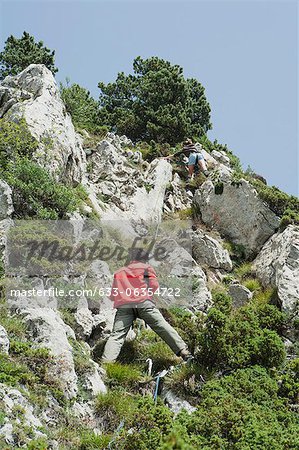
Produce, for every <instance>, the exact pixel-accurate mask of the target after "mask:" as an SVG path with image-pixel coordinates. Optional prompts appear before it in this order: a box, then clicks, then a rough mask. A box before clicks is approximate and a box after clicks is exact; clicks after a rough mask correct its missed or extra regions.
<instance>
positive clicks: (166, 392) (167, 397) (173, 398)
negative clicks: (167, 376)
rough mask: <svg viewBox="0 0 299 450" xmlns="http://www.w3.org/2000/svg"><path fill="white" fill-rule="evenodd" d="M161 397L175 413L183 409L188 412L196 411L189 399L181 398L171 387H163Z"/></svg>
mask: <svg viewBox="0 0 299 450" xmlns="http://www.w3.org/2000/svg"><path fill="white" fill-rule="evenodd" d="M161 397H162V398H163V400H164V401H165V403H166V404H167V406H168V407H169V408H170V409H171V411H172V412H173V413H174V414H175V415H177V414H178V413H179V412H181V411H182V410H183V409H184V410H185V411H187V413H188V414H191V413H192V412H194V411H196V408H195V407H194V406H192V405H190V403H189V402H188V401H187V400H184V399H182V398H180V397H179V396H178V395H176V394H175V393H174V392H172V391H171V390H170V389H163V390H162V394H161Z"/></svg>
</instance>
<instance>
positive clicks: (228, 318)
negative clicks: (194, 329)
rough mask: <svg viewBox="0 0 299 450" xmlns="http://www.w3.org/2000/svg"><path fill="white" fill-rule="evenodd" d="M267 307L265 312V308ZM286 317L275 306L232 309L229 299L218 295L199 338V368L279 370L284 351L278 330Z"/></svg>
mask: <svg viewBox="0 0 299 450" xmlns="http://www.w3.org/2000/svg"><path fill="white" fill-rule="evenodd" d="M263 308H264V309H263ZM283 320H284V316H283V315H281V313H280V312H279V311H278V310H277V308H276V307H274V306H270V305H267V309H266V307H263V306H261V307H260V308H259V307H257V306H256V305H255V304H248V305H246V306H244V307H242V308H240V309H238V310H236V311H232V310H231V303H230V301H229V297H228V296H226V295H225V294H216V296H215V297H214V306H213V307H212V308H211V309H210V310H209V312H208V315H207V318H206V322H205V326H204V328H203V331H202V333H200V334H199V335H198V343H197V346H198V348H199V354H198V356H197V359H198V362H199V364H200V365H205V366H207V367H209V368H210V369H212V368H213V367H214V368H234V369H236V368H242V367H247V366H250V365H252V364H260V365H262V366H264V367H280V366H281V365H282V363H283V362H284V359H285V350H284V345H283V342H282V340H281V338H280V337H279V336H278V334H277V331H278V330H280V328H281V326H282V323H283Z"/></svg>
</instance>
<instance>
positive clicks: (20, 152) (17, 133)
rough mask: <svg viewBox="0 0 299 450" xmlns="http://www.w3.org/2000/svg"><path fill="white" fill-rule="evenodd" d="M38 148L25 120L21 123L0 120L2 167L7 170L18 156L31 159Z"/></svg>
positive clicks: (0, 157) (20, 121)
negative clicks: (8, 165) (10, 162)
mask: <svg viewBox="0 0 299 450" xmlns="http://www.w3.org/2000/svg"><path fill="white" fill-rule="evenodd" d="M37 148H38V142H37V140H36V139H35V138H34V137H33V136H32V135H31V133H30V131H29V129H28V126H27V124H26V121H25V119H20V120H19V122H13V121H7V120H5V119H0V167H1V169H2V170H5V169H6V168H7V164H8V163H9V161H12V162H13V163H14V161H15V159H17V158H18V156H25V157H27V158H30V157H31V156H32V154H33V153H34V151H35V150H36V149H37Z"/></svg>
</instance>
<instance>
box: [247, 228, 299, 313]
mask: <svg viewBox="0 0 299 450" xmlns="http://www.w3.org/2000/svg"><path fill="white" fill-rule="evenodd" d="M254 269H255V271H256V275H257V276H258V278H260V280H261V281H262V283H263V285H264V286H272V287H274V288H277V295H278V298H279V299H280V301H281V304H282V308H283V309H284V310H285V311H287V312H292V313H297V314H298V312H299V227H298V226H294V225H289V226H288V227H287V228H286V229H285V230H284V231H283V232H282V233H279V234H275V235H274V236H272V238H271V239H269V241H268V242H266V244H265V245H264V247H263V248H262V250H261V252H260V254H259V255H258V257H257V258H256V259H255V261H254Z"/></svg>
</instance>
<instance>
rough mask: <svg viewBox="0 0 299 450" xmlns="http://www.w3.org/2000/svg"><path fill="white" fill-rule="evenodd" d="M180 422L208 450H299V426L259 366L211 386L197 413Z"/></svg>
mask: <svg viewBox="0 0 299 450" xmlns="http://www.w3.org/2000/svg"><path fill="white" fill-rule="evenodd" d="M177 420H178V421H179V422H180V423H181V425H182V426H184V427H185V428H186V430H187V433H188V436H189V437H190V441H191V443H192V444H193V445H196V446H197V447H196V448H201V449H204V450H208V449H214V450H218V449H219V448H221V449H224V450H247V449H268V448H269V449H270V448H271V449H275V450H282V449H285V448H288V449H294V450H295V449H296V448H298V445H299V438H298V436H299V434H298V431H299V421H298V417H296V415H295V414H292V413H291V412H289V411H288V409H287V408H286V407H285V404H284V402H283V401H282V400H281V399H280V398H279V396H278V385H277V383H276V382H275V380H273V379H272V378H271V377H270V376H269V374H268V373H267V371H266V370H265V369H263V368H261V367H258V366H254V367H251V368H248V369H241V370H237V371H236V372H234V373H233V374H232V375H229V376H225V377H222V378H221V379H219V380H213V381H209V382H207V383H206V384H205V385H204V387H203V390H202V393H201V400H200V403H199V405H198V408H197V411H196V412H194V413H193V414H192V415H190V416H188V415H187V414H180V415H179V416H178V418H177Z"/></svg>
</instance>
